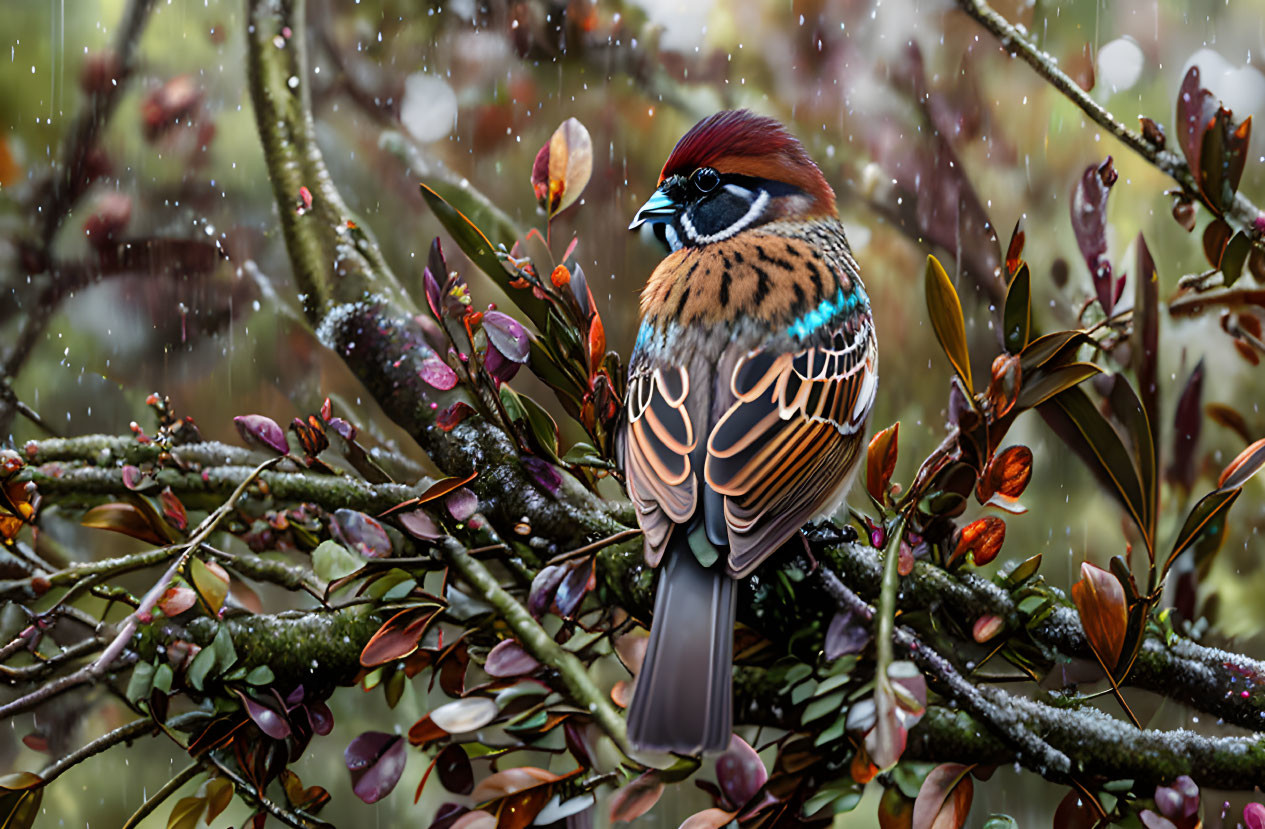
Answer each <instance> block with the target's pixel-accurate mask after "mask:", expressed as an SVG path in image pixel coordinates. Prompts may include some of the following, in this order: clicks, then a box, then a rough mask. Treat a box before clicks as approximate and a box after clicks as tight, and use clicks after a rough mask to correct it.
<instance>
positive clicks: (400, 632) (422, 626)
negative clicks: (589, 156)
mask: <svg viewBox="0 0 1265 829" xmlns="http://www.w3.org/2000/svg"><path fill="white" fill-rule="evenodd" d="M435 611H436V608H434V607H421V608H417V607H411V608H409V609H407V610H401V611H400V612H399V613H397V614H395V615H394V616H392V617H391V618H390V619H387V620H386V621H385V622H383V623H382V627H380V628H378V632H377V633H375V634H374V635H373V637H372V638H371V639H370V640H369V642H368V643H367V644H366V645H365V647H364V650H362V651H361V652H360V664H361V666H363V667H365V668H376V667H377V666H379V665H385V664H386V663H388V662H394V661H395V660H397V659H403V658H404V657H406V656H408V655H409V654H411V653H412V652H413V651H415V650H417V646H418V645H419V644H421V641H422V637H423V636H425V635H426V629H427V628H428V627H430V623H431V622H433V621H434V620H435V619H436V617H437V616H438V614H437V613H436V612H435Z"/></svg>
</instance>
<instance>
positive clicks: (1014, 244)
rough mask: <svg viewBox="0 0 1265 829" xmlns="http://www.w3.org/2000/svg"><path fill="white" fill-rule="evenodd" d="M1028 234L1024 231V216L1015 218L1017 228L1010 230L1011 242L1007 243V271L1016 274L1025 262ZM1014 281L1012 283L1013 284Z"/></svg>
mask: <svg viewBox="0 0 1265 829" xmlns="http://www.w3.org/2000/svg"><path fill="white" fill-rule="evenodd" d="M1025 238H1026V234H1025V233H1024V231H1023V216H1020V217H1019V218H1018V219H1016V220H1015V229H1014V230H1012V231H1011V232H1010V244H1008V245H1006V273H1007V274H1011V275H1014V274H1015V273H1017V272H1018V270H1019V266H1020V265H1022V264H1023V243H1024V239H1025ZM1013 284H1014V283H1013V282H1012V283H1011V285H1012V286H1013Z"/></svg>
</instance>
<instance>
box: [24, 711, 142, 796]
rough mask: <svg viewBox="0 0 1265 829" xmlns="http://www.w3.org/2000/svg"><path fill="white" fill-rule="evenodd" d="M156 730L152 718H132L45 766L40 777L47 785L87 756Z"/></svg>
mask: <svg viewBox="0 0 1265 829" xmlns="http://www.w3.org/2000/svg"><path fill="white" fill-rule="evenodd" d="M157 732H158V726H157V725H156V724H155V723H154V721H153V720H151V719H148V718H144V719H139V720H133V721H132V722H130V723H128V724H127V725H121V726H119V727H118V728H116V729H114V730H113V731H111V732H109V733H108V734H103V735H101V736H100V737H98V738H97V739H95V740H93V741H92V742H90V743H88V744H87V745H85V746H84V747H83V748H80V749H79V750H77V751H73V752H71V753H70V754H67V755H66V756H65V757H63V758H61V759H60V760H57V761H56V762H54V763H50V764H49V765H47V766H45V767H44V770H43V771H41V772H40V777H41V778H42V779H43V780H44V784H45V785H48V784H49V783H51V782H53V781H54V780H56V779H57V778H58V777H60V776H61V774H62V773H63V772H65V771H66V770H67V769H70V768H72V767H74V766H77V765H79V764H80V763H82V762H83V761H84V760H87V759H88V758H89V757H93V756H95V755H97V754H100V753H101V752H103V751H105V750H106V749H109V748H113V747H114V746H116V745H118V744H119V743H128V742H131V741H132V740H135V739H136V738H137V737H146V736H148V735H150V734H155V733H157Z"/></svg>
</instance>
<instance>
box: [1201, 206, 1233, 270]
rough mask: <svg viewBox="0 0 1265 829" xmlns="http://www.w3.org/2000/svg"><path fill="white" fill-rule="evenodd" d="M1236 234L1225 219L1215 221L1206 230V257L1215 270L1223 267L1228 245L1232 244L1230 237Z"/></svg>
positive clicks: (1204, 237)
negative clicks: (1222, 263)
mask: <svg viewBox="0 0 1265 829" xmlns="http://www.w3.org/2000/svg"><path fill="white" fill-rule="evenodd" d="M1232 233H1234V231H1233V230H1231V229H1230V226H1229V225H1228V224H1226V221H1225V219H1220V218H1218V219H1214V220H1213V221H1211V222H1209V223H1208V226H1207V227H1205V228H1204V235H1203V246H1204V257H1205V258H1206V259H1207V260H1208V264H1209V265H1211V266H1212V267H1214V268H1220V267H1221V259H1222V257H1224V256H1225V248H1226V245H1228V244H1229V243H1230V235H1231V234H1232Z"/></svg>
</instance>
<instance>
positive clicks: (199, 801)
mask: <svg viewBox="0 0 1265 829" xmlns="http://www.w3.org/2000/svg"><path fill="white" fill-rule="evenodd" d="M205 808H206V800H205V799H204V798H201V797H182V798H180V799H179V800H177V801H176V803H175V805H174V806H172V807H171V814H169V815H168V816H167V829H194V827H196V826H197V825H198V821H199V820H200V819H201V818H202V810H203V809H205Z"/></svg>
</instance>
